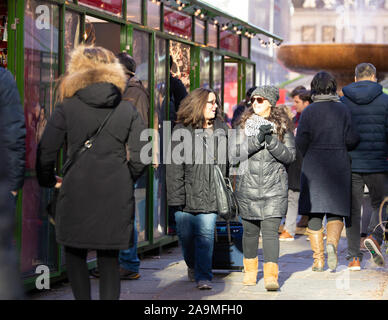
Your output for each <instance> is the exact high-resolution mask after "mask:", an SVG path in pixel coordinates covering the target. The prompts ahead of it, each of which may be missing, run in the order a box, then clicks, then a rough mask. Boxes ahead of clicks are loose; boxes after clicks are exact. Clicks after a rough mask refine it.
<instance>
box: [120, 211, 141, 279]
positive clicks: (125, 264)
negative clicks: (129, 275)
mask: <svg viewBox="0 0 388 320" xmlns="http://www.w3.org/2000/svg"><path fill="white" fill-rule="evenodd" d="M119 262H120V266H121V267H122V268H124V269H125V270H129V271H132V272H136V273H139V267H140V260H139V257H138V256H137V225H136V215H135V220H134V223H133V247H130V248H129V249H126V250H120V253H119Z"/></svg>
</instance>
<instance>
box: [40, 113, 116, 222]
mask: <svg viewBox="0 0 388 320" xmlns="http://www.w3.org/2000/svg"><path fill="white" fill-rule="evenodd" d="M114 110H115V109H113V110H111V111H110V112H109V113H108V115H107V116H106V118H105V119H104V121H103V122H102V124H101V125H100V126H99V127H98V129H97V131H96V133H95V134H94V135H93V136H92V137H91V138H89V139H87V140H86V141H85V142H84V143H83V145H82V146H81V147H80V148H79V149H78V150H77V151H75V152H74V153H73V154H72V155H71V156H69V157H68V159H67V160H66V162H65V163H64V165H63V167H62V170H61V172H62V176H65V174H66V173H67V172H68V171H69V170H70V168H71V167H72V166H73V165H74V163H75V162H76V161H77V160H78V159H79V158H80V157H81V156H82V155H83V154H84V153H85V152H86V151H87V150H89V149H90V148H91V147H92V146H93V143H94V141H96V139H97V137H98V135H99V134H100V133H101V131H102V129H103V128H104V126H105V125H106V123H107V122H108V120H109V118H110V117H111V116H112V114H113V112H114ZM58 195H59V188H54V191H53V195H52V198H51V201H50V202H49V203H48V205H47V208H46V209H47V214H48V216H49V221H50V222H51V223H52V224H53V225H55V211H56V206H57V199H58Z"/></svg>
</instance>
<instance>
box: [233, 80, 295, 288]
mask: <svg viewBox="0 0 388 320" xmlns="http://www.w3.org/2000/svg"><path fill="white" fill-rule="evenodd" d="M278 99H279V89H278V88H276V87H274V86H260V87H257V88H256V89H255V90H254V91H253V92H252V95H251V106H250V107H249V108H248V109H247V111H245V113H244V114H243V115H242V117H241V122H240V127H238V128H237V130H238V132H237V134H238V138H237V139H238V140H237V142H238V143H236V144H234V143H231V149H232V154H233V155H237V154H238V152H237V151H238V150H240V154H239V156H240V157H241V158H242V157H243V155H242V154H241V152H242V150H245V151H246V156H247V157H248V159H247V160H246V161H241V162H240V166H239V170H240V172H239V174H238V175H237V179H236V197H237V199H238V203H239V213H240V216H241V218H242V224H243V228H244V232H243V252H244V259H243V263H244V271H245V273H244V280H243V284H244V285H256V281H257V273H258V256H257V250H258V242H259V234H260V230H261V232H262V234H263V252H264V268H263V269H264V285H265V288H266V289H267V290H277V289H278V288H279V284H278V274H279V268H278V259H279V236H278V230H279V226H280V222H281V220H282V217H284V216H285V214H286V212H287V203H288V201H287V195H288V180H287V171H286V165H288V164H290V163H291V162H293V161H294V160H295V143H294V135H293V133H292V131H293V125H292V121H291V119H290V118H289V116H288V114H287V113H286V111H285V109H284V108H283V107H280V106H276V102H277V100H278ZM244 143H245V147H244ZM234 148H237V149H238V150H236V151H235V150H234Z"/></svg>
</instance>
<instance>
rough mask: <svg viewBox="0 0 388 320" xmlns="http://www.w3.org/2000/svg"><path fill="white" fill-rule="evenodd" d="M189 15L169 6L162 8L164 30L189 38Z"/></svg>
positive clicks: (190, 23)
mask: <svg viewBox="0 0 388 320" xmlns="http://www.w3.org/2000/svg"><path fill="white" fill-rule="evenodd" d="M191 28H192V21H191V17H190V16H188V15H185V14H183V13H180V12H178V11H175V10H171V9H169V8H165V9H164V31H166V32H169V33H171V34H173V35H177V36H181V37H184V38H185V39H191Z"/></svg>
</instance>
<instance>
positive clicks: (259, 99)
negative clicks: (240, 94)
mask: <svg viewBox="0 0 388 320" xmlns="http://www.w3.org/2000/svg"><path fill="white" fill-rule="evenodd" d="M255 100H256V101H257V103H259V104H260V103H263V102H264V100H267V99H264V98H262V97H252V98H251V103H252V104H254V103H255Z"/></svg>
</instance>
